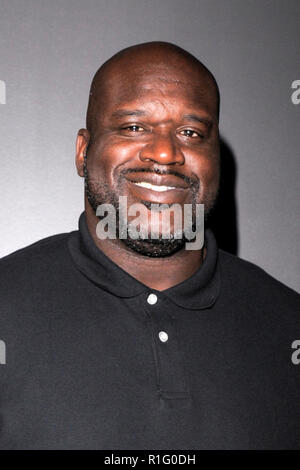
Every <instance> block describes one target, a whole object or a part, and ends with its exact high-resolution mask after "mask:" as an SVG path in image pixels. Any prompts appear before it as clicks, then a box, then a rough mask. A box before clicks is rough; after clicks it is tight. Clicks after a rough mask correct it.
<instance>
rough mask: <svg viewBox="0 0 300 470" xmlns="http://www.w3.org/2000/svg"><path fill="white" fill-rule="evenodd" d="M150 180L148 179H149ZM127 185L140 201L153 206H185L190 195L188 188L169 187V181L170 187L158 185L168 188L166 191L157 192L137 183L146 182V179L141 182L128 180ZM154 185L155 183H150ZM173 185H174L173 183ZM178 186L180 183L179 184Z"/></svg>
mask: <svg viewBox="0 0 300 470" xmlns="http://www.w3.org/2000/svg"><path fill="white" fill-rule="evenodd" d="M147 179H148V178H147ZM126 180H127V185H128V186H129V188H130V192H131V193H132V194H133V195H135V197H136V198H137V199H138V200H142V201H148V202H150V203H153V204H155V203H156V204H174V203H180V204H183V203H184V201H186V198H187V195H188V188H183V187H182V186H177V187H175V186H169V185H170V184H171V183H170V182H169V181H168V185H167V184H166V183H165V182H164V184H161V185H157V186H158V187H161V188H163V187H168V188H170V189H166V190H164V191H155V190H154V189H148V188H146V187H143V186H140V185H138V184H137V183H140V182H142V181H144V182H146V181H145V179H141V181H136V182H135V181H130V180H129V179H127V178H126ZM150 184H154V183H152V182H151V183H150ZM172 184H173V183H172ZM177 184H178V183H177Z"/></svg>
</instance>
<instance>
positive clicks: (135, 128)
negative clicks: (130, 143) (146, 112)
mask: <svg viewBox="0 0 300 470" xmlns="http://www.w3.org/2000/svg"><path fill="white" fill-rule="evenodd" d="M122 130H123V131H129V132H142V131H143V130H144V128H143V127H141V126H138V125H137V124H132V126H126V127H123V128H122Z"/></svg>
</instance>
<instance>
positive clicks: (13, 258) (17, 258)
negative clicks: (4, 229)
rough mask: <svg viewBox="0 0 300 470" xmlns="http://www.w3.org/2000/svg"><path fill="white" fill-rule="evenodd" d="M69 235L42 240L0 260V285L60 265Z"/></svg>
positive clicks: (26, 277)
mask: <svg viewBox="0 0 300 470" xmlns="http://www.w3.org/2000/svg"><path fill="white" fill-rule="evenodd" d="M69 235H70V233H60V234H56V235H52V236H50V237H46V238H43V239H41V240H39V241H37V242H35V243H32V244H31V245H28V246H26V247H24V248H21V249H19V250H17V251H15V252H13V253H11V254H9V255H7V256H4V257H3V258H1V259H0V284H1V285H2V287H3V286H8V285H9V284H11V283H15V281H17V280H19V281H21V280H22V279H23V280H24V282H25V281H26V279H28V277H34V276H35V275H38V274H39V273H40V272H41V271H42V270H43V269H44V268H46V267H47V269H49V268H51V266H52V265H56V266H57V264H58V263H61V262H62V261H63V258H64V253H66V240H67V238H68V236H69Z"/></svg>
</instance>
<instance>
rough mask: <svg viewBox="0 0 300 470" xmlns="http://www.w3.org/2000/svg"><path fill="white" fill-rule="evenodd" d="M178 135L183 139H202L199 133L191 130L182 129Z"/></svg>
mask: <svg viewBox="0 0 300 470" xmlns="http://www.w3.org/2000/svg"><path fill="white" fill-rule="evenodd" d="M179 134H181V135H183V136H184V137H191V138H192V139H196V138H197V137H198V138H200V139H202V138H203V135H201V134H200V133H199V132H196V131H194V130H193V129H183V130H182V131H180V132H179Z"/></svg>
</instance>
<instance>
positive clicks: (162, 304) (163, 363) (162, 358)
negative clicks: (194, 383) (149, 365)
mask: <svg viewBox="0 0 300 470" xmlns="http://www.w3.org/2000/svg"><path fill="white" fill-rule="evenodd" d="M174 308H176V306H175V305H174V304H172V303H171V302H170V301H169V300H168V299H167V298H166V297H164V296H163V294H162V293H160V292H157V291H156V292H153V291H150V292H148V293H146V294H144V309H145V311H146V313H147V315H148V318H149V320H150V325H151V334H152V346H153V354H154V359H155V364H156V377H157V392H158V395H159V398H160V400H162V401H163V402H168V404H169V405H171V406H172V407H182V406H183V407H185V406H188V405H189V403H190V393H189V389H188V386H187V381H186V377H185V370H184V360H183V354H182V351H181V349H180V342H179V336H178V335H179V334H180V332H179V331H178V328H177V325H176V321H175V319H174V317H173V316H172V314H171V311H172V309H174Z"/></svg>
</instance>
